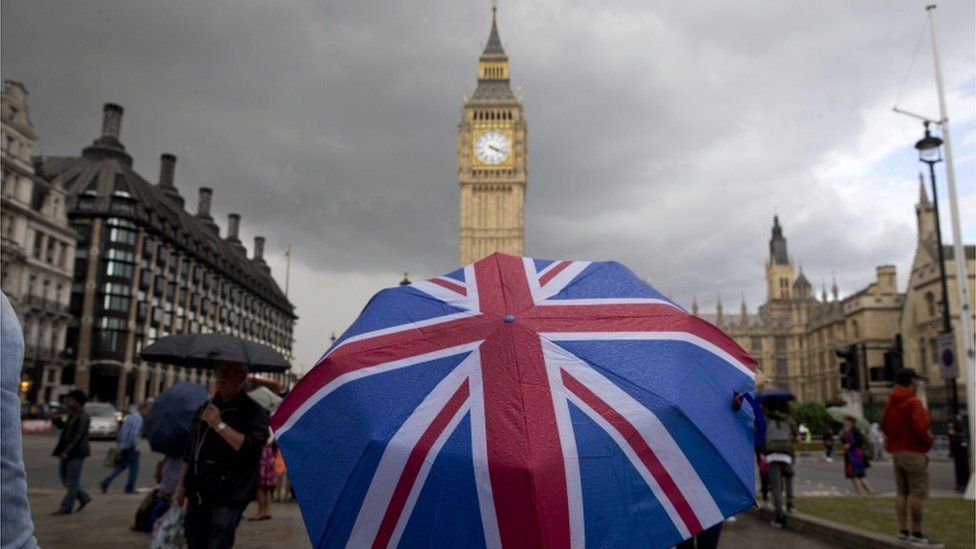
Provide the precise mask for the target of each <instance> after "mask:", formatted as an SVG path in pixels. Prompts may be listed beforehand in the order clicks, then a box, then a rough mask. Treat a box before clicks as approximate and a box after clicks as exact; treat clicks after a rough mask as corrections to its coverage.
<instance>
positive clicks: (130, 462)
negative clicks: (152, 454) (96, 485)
mask: <svg viewBox="0 0 976 549" xmlns="http://www.w3.org/2000/svg"><path fill="white" fill-rule="evenodd" d="M126 468H128V469H129V480H128V481H127V482H126V483H125V492H126V493H127V494H131V493H132V492H135V491H136V479H137V478H138V477H139V449H138V448H126V449H124V450H122V456H121V457H120V458H119V464H118V465H116V466H115V469H112V472H111V473H109V474H108V476H107V477H105V480H103V481H102V482H101V484H102V486H104V487H105V488H108V486H109V484H112V481H113V480H115V477H117V476H119V475H121V474H122V471H125V470H126Z"/></svg>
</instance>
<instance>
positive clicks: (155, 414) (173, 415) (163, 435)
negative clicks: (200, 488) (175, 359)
mask: <svg viewBox="0 0 976 549" xmlns="http://www.w3.org/2000/svg"><path fill="white" fill-rule="evenodd" d="M208 398H209V396H208V395H207V389H206V388H205V387H204V386H203V385H200V384H197V383H190V382H189V381H177V382H176V383H174V384H173V386H172V387H170V388H169V389H166V390H165V391H163V392H162V393H160V394H159V396H158V397H156V400H155V401H153V405H152V407H151V408H150V409H149V416H147V417H146V423H145V425H144V427H143V432H144V433H145V434H146V438H148V439H149V447H150V448H152V451H153V452H159V453H161V454H166V455H167V456H171V457H180V456H182V455H183V450H184V449H185V448H186V445H187V444H188V443H189V441H190V423H191V421H192V420H193V414H194V413H195V412H196V411H197V409H199V408H200V406H203V403H205V402H207V399H208Z"/></svg>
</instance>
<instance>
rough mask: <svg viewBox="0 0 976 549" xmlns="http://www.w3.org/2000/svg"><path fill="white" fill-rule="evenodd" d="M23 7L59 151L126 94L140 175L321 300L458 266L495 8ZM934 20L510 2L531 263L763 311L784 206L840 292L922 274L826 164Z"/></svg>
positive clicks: (809, 7) (16, 43)
mask: <svg viewBox="0 0 976 549" xmlns="http://www.w3.org/2000/svg"><path fill="white" fill-rule="evenodd" d="M0 9H2V21H0V25H2V65H3V77H4V78H11V79H16V80H20V81H23V82H24V83H25V84H26V85H27V87H28V89H29V90H30V93H31V95H30V106H31V108H32V116H33V120H34V122H35V124H36V126H37V130H38V133H39V135H40V138H41V140H40V143H39V149H40V150H41V151H42V152H44V153H45V154H77V153H78V152H80V150H81V148H82V147H84V146H85V145H86V144H88V143H89V142H90V141H91V140H92V139H93V138H95V137H96V133H97V132H98V129H99V116H100V105H101V103H103V102H106V101H115V102H119V103H121V104H123V105H124V106H125V107H126V116H125V121H124V123H123V129H122V138H123V142H124V143H125V144H126V147H127V148H128V150H129V151H130V152H132V153H133V156H134V157H135V159H136V167H137V169H139V170H140V171H141V173H143V174H144V175H146V176H147V177H148V178H149V179H155V176H156V173H157V170H158V166H157V162H158V157H159V153H161V152H173V153H175V154H177V155H178V156H179V163H178V166H177V185H178V186H179V188H180V190H181V192H182V193H183V195H184V197H186V198H187V202H188V204H189V205H190V208H191V209H193V208H195V203H196V188H197V187H199V186H210V187H212V188H214V191H215V197H214V199H215V204H214V209H215V213H216V215H217V217H218V219H219V220H221V221H222V220H224V219H226V214H227V213H228V212H230V211H235V212H240V213H242V214H243V215H244V220H243V232H244V234H245V235H254V234H263V235H265V236H267V237H268V247H269V249H268V252H267V253H268V254H269V256H270V255H272V254H279V255H280V253H281V250H282V249H283V248H284V246H285V245H287V244H288V243H291V244H292V245H293V246H294V249H295V255H294V258H295V261H296V262H298V263H300V264H301V266H302V268H301V269H297V270H296V273H299V274H297V275H296V276H299V277H302V279H301V280H298V281H293V282H294V283H295V284H296V286H295V287H296V288H302V289H305V288H315V287H317V286H322V287H329V286H330V284H332V283H335V284H348V280H349V276H350V275H351V274H352V273H362V274H363V276H368V277H369V280H381V279H385V277H386V276H387V273H389V274H388V276H389V278H390V283H391V284H393V283H395V281H396V279H398V277H399V276H400V275H399V274H398V273H400V272H401V271H402V270H410V271H411V272H412V273H417V274H418V275H420V276H425V275H432V274H436V273H440V272H444V271H448V270H450V269H451V268H452V267H453V266H454V265H455V262H456V258H457V228H458V221H457V206H458V204H457V202H458V190H457V181H456V167H455V151H454V148H455V132H456V124H457V119H458V114H459V112H460V108H461V98H462V94H463V91H464V88H465V86H468V87H469V89H473V85H474V78H475V70H476V60H477V55H478V53H479V51H480V50H479V48H480V45H481V44H482V43H483V41H484V40H485V39H486V38H487V33H488V28H489V23H490V19H489V18H490V13H489V12H488V8H487V5H486V4H482V3H470V4H459V3H453V2H435V1H432V0H425V1H422V2H410V3H389V2H379V1H357V2H330V3H326V4H321V3H313V2H303V1H297V0H296V1H281V2H273V3H268V2H257V1H244V2H240V1H234V2H231V1H229V0H225V1H217V2H203V3H201V2H184V3H173V2H163V1H146V2H138V3H124V2H113V1H108V0H93V1H88V2H37V1H29V0H7V1H5V2H4V3H3V5H2V8H0ZM937 16H938V18H939V19H938V20H939V25H940V29H939V30H940V32H941V33H942V34H941V37H940V38H941V44H942V53H943V57H944V62H945V69H946V76H947V83H948V85H949V86H950V87H957V88H958V87H960V86H963V87H964V89H965V90H967V93H969V94H970V95H971V94H972V81H973V73H974V70H973V66H974V64H976V63H974V54H973V49H972V44H973V42H974V29H973V25H972V24H971V22H972V21H973V18H974V8H973V6H972V4H971V3H970V2H960V3H946V5H944V6H940V7H939V9H938V10H937ZM923 22H924V3H919V2H901V3H892V2H885V1H881V0H877V1H870V2H860V3H856V4H849V3H848V4H841V3H836V4H823V3H786V2H760V1H753V2H738V3H735V4H726V5H721V4H719V5H716V3H714V2H682V3H664V4H660V5H657V4H654V5H651V4H647V3H645V2H614V3H610V4H606V3H603V4H599V5H598V4H593V3H587V2H557V1H555V0H552V1H542V2H532V3H520V4H514V3H513V4H511V5H509V4H507V3H506V4H503V5H502V6H501V8H500V12H499V26H500V32H501V37H502V40H503V42H504V43H505V44H506V47H507V49H508V52H509V54H510V57H511V64H512V74H513V84H515V85H516V86H518V85H520V86H522V87H523V95H524V99H525V106H526V116H527V118H528V123H529V151H530V154H529V162H530V164H529V197H528V204H527V214H528V220H527V249H528V252H529V253H531V254H536V255H540V256H551V257H563V256H568V257H578V258H592V259H603V258H606V259H609V258H613V259H618V260H620V261H622V262H624V263H626V264H627V265H628V266H630V267H631V268H633V269H634V270H635V271H636V272H638V273H639V274H641V275H642V276H648V277H650V278H651V280H652V282H653V283H654V284H655V285H657V286H659V287H660V289H661V290H662V291H664V292H666V293H668V294H670V295H672V296H673V297H675V298H677V299H679V301H681V302H683V303H685V304H686V305H687V304H690V300H691V296H692V295H695V294H697V295H698V297H699V301H700V302H701V304H702V306H703V308H708V307H711V306H712V305H713V304H714V302H715V299H716V296H717V294H718V292H721V293H722V296H723V300H724V302H725V305H726V306H727V307H729V306H735V305H737V304H738V300H739V298H740V296H741V295H742V294H745V295H746V299H747V301H748V302H749V303H750V304H751V305H752V306H755V305H757V304H758V303H759V302H760V301H761V299H762V297H763V293H764V292H765V288H764V287H763V282H762V265H763V262H764V261H765V258H766V254H767V252H766V242H767V239H768V238H769V226H770V224H771V218H772V214H773V213H774V211H775V212H778V213H779V215H780V216H781V219H782V220H783V222H784V225H785V228H786V236H787V237H788V238H789V242H790V252H791V254H792V255H794V256H795V257H796V258H797V259H798V260H800V261H802V262H803V266H804V271H805V272H806V273H807V275H808V277H809V278H810V279H811V281H813V282H814V284H815V286H818V287H819V281H820V279H821V278H824V277H827V282H828V284H829V282H830V281H829V276H830V273H831V272H836V273H837V276H838V279H839V282H840V283H841V285H842V286H843V287H844V288H845V289H850V290H853V289H856V288H857V287H858V285H863V284H865V283H867V282H869V281H870V280H871V278H873V271H874V266H875V265H877V264H879V263H896V264H898V265H899V266H900V268H903V267H904V266H905V265H907V262H908V261H909V260H910V259H911V253H912V249H911V245H912V243H913V241H914V225H913V224H914V218H913V210H912V206H913V204H912V203H911V202H910V201H909V202H908V203H905V204H904V205H901V206H898V211H897V212H895V211H884V212H877V214H876V215H875V216H873V218H872V217H870V216H865V215H864V212H863V211H861V209H859V208H857V207H852V206H851V205H847V204H844V203H843V198H842V196H841V195H840V194H838V192H837V190H836V188H835V187H834V186H832V184H834V183H836V182H829V181H824V180H823V178H821V177H818V176H817V175H816V174H815V170H816V169H817V167H818V166H819V165H820V164H821V163H823V162H824V161H825V159H826V158H828V155H829V154H830V153H831V152H833V151H837V150H844V149H849V148H852V147H854V146H855V144H856V143H857V140H858V139H859V137H860V136H861V135H863V133H864V132H865V131H866V127H867V125H868V124H872V123H876V121H877V120H878V119H881V118H884V117H891V116H894V115H892V114H890V112H888V111H887V110H884V111H879V110H877V105H880V104H886V103H891V104H893V103H894V101H895V99H896V97H897V95H898V93H899V89H900V87H901V84H902V77H903V76H904V74H905V70H906V69H907V68H908V63H909V61H910V59H911V54H912V51H913V48H914V45H915V43H916V39H917V38H918V32H919V30H920V29H921V28H922V24H923ZM928 56H929V50H928V49H927V47H926V43H925V42H923V47H922V49H921V50H920V53H919V57H918V58H917V60H916V64H915V67H914V69H913V72H912V75H911V78H910V79H909V81H908V84H907V91H906V92H905V95H906V96H911V95H912V94H913V93H914V94H917V93H918V92H919V90H922V91H925V92H926V93H929V96H930V97H932V102H931V103H926V104H922V105H912V106H913V107H916V108H917V109H918V110H926V111H927V112H935V110H934V100H935V99H934V86H933V84H932V77H931V61H930V58H929V57H928ZM952 116H953V118H954V119H955V120H971V119H972V118H973V117H974V113H973V111H972V109H970V110H969V111H968V112H958V113H952ZM960 137H961V136H960ZM960 142H962V139H960ZM906 145H909V144H906ZM909 154H910V152H909ZM960 156H963V155H962V154H961V152H960ZM971 165H972V158H971V157H969V158H967V160H966V166H968V171H967V172H965V173H970V174H971V173H972V167H971ZM913 174H914V168H912V172H911V173H907V174H906V175H905V177H906V178H911V177H913ZM968 185H970V187H971V182H969V183H968ZM911 198H912V199H914V195H912V196H911ZM249 237H250V236H249ZM275 272H276V274H277V276H278V278H279V280H281V279H282V276H283V274H282V272H281V269H280V268H279V267H278V266H277V264H276V271H275ZM906 274H907V273H905V272H904V270H902V272H901V273H900V278H901V280H902V281H903V282H904V280H905V279H906V278H905V275H906ZM305 278H309V279H308V280H306V279H305ZM324 295H327V296H328V298H329V299H331V300H333V301H332V302H329V301H327V300H326V299H325V298H324V297H322V296H311V295H297V294H293V298H294V300H295V301H296V303H297V304H298V306H299V311H298V312H299V315H300V316H302V321H300V323H299V326H298V331H297V343H296V345H297V347H296V351H297V354H298V355H299V357H300V358H301V359H302V360H303V361H304V362H306V363H307V362H309V361H310V360H312V359H313V358H314V357H313V358H310V357H312V355H315V356H317V354H318V352H320V351H321V349H320V348H319V347H320V346H321V341H323V339H322V338H323V336H322V332H323V331H326V332H328V331H331V330H337V331H341V329H342V327H343V326H342V325H343V324H347V323H348V322H350V321H351V320H352V318H345V317H346V316H348V315H350V314H352V313H350V312H349V311H354V310H357V309H358V307H356V306H355V305H353V304H349V303H345V302H343V303H339V301H342V300H348V299H351V298H350V297H348V296H346V295H344V294H343V292H341V291H339V289H334V288H330V290H329V291H328V292H324ZM331 310H336V311H338V310H341V311H343V313H341V315H339V313H336V314H337V315H339V316H341V318H339V317H336V316H332V317H330V316H329V315H330V313H329V311H331ZM323 311H326V312H325V313H323ZM325 318H331V320H324V319H325ZM327 323H328V324H331V325H330V326H325V324H327Z"/></svg>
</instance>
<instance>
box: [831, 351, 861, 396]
mask: <svg viewBox="0 0 976 549" xmlns="http://www.w3.org/2000/svg"><path fill="white" fill-rule="evenodd" d="M835 352H836V353H837V356H838V357H840V358H842V359H844V362H843V363H841V365H840V387H841V389H847V390H850V391H859V390H860V389H861V377H860V371H861V368H860V366H859V364H858V359H857V345H850V346H848V347H845V348H843V349H837V350H836V351H835Z"/></svg>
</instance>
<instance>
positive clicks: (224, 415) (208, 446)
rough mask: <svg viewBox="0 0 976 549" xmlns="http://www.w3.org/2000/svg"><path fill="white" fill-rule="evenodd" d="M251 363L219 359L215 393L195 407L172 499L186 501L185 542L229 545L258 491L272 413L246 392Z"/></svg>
mask: <svg viewBox="0 0 976 549" xmlns="http://www.w3.org/2000/svg"><path fill="white" fill-rule="evenodd" d="M246 380H247V367H246V366H244V365H243V364H238V363H231V362H220V363H219V364H218V366H217V390H218V393H217V395H216V396H215V397H214V398H213V399H212V400H211V401H209V402H207V403H206V404H205V405H204V406H202V407H201V408H200V410H198V411H197V414H196V415H195V416H194V418H193V424H192V426H191V429H190V444H189V446H188V447H187V450H186V453H185V454H184V456H183V462H184V463H183V472H182V477H181V480H180V486H179V488H177V491H176V493H175V494H174V499H176V501H177V502H180V503H182V502H183V501H187V502H188V503H187V509H186V519H185V522H184V528H185V534H186V541H187V546H188V547H189V549H196V548H209V549H216V548H227V547H233V545H234V533H235V531H236V529H237V525H238V523H239V522H240V520H241V515H242V513H243V512H244V508H245V507H247V504H248V503H249V502H250V501H251V498H252V497H253V495H254V490H255V487H256V486H257V480H258V461H259V460H260V457H261V449H262V447H263V446H264V443H265V441H266V440H267V438H268V414H267V412H266V411H265V410H264V409H263V408H261V406H260V405H259V404H258V403H257V402H255V401H254V400H252V399H250V398H248V396H247V394H246V393H245V392H244V384H245V382H246Z"/></svg>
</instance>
